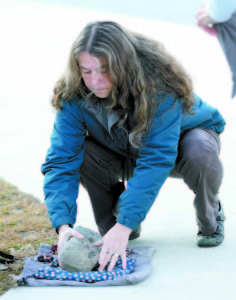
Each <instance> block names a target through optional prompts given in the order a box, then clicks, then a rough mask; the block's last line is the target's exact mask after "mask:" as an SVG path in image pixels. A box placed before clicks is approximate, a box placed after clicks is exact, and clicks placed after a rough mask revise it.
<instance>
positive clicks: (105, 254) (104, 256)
mask: <svg viewBox="0 0 236 300" xmlns="http://www.w3.org/2000/svg"><path fill="white" fill-rule="evenodd" d="M111 256H112V253H110V252H109V250H108V249H107V248H106V247H103V248H102V251H101V253H100V256H99V261H98V262H99V265H100V266H99V268H98V271H100V272H101V271H103V269H104V268H105V266H106V265H107V263H108V262H109V260H110V258H111Z"/></svg>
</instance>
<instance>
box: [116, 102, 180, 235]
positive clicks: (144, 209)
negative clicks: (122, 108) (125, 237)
mask: <svg viewBox="0 0 236 300" xmlns="http://www.w3.org/2000/svg"><path fill="white" fill-rule="evenodd" d="M181 118H182V106H181V104H180V101H179V100H176V101H174V99H173V98H172V97H171V96H168V98H166V99H165V100H164V101H163V102H162V104H161V105H160V107H159V109H158V112H157V114H156V116H155V117H154V120H153V124H152V129H151V130H150V132H149V133H148V134H147V136H146V138H145V141H144V146H143V147H142V148H140V150H139V158H138V159H137V162H136V168H135V170H134V174H133V176H132V178H130V180H129V181H128V183H127V190H126V191H124V192H123V194H121V196H120V199H119V211H120V213H119V215H118V218H117V222H118V223H121V224H123V225H125V226H127V227H129V228H131V229H135V228H136V227H137V225H138V224H140V223H141V222H142V221H143V220H144V219H145V217H146V215H147V213H148V211H149V210H150V208H151V206H152V205H153V203H154V201H155V199H156V197H157V195H158V193H159V190H160V188H161V187H162V185H163V184H164V182H165V180H166V179H167V177H168V175H169V173H170V171H171V170H172V168H173V167H174V164H175V160H176V157H177V149H178V142H179V137H180V125H181Z"/></svg>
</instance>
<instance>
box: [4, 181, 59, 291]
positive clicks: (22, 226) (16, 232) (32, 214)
mask: <svg viewBox="0 0 236 300" xmlns="http://www.w3.org/2000/svg"><path fill="white" fill-rule="evenodd" d="M57 241H58V236H57V234H56V233H55V231H54V229H52V227H51V223H50V221H49V217H48V213H47V210H46V205H45V204H44V203H41V202H40V201H39V200H38V199H36V198H34V197H32V196H31V195H28V194H25V193H22V192H20V191H19V190H18V189H17V188H16V187H14V186H12V185H11V184H10V183H8V182H5V181H4V180H0V249H1V251H3V252H5V253H8V254H12V255H14V256H15V258H16V262H15V263H14V264H11V265H5V266H9V268H8V269H7V270H0V295H2V294H4V293H5V292H6V291H7V290H9V289H10V288H11V287H16V286H17V284H16V276H17V275H19V274H20V273H21V272H22V269H23V266H24V260H25V258H26V257H30V256H35V255H37V253H38V249H39V246H40V244H42V243H44V244H54V243H57Z"/></svg>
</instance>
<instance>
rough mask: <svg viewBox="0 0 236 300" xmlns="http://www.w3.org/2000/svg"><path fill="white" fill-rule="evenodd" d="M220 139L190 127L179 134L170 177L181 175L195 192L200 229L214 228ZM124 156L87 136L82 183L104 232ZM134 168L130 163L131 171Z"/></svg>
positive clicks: (116, 194)
mask: <svg viewBox="0 0 236 300" xmlns="http://www.w3.org/2000/svg"><path fill="white" fill-rule="evenodd" d="M219 153H220V140H219V136H218V134H217V133H215V132H214V131H213V130H211V129H206V130H202V129H198V128H197V129H193V130H190V131H188V132H187V133H185V134H184V135H182V136H181V138H180V141H179V147H178V156H177V159H176V163H175V167H174V169H173V170H172V171H171V173H170V175H169V176H170V177H174V178H182V179H183V180H184V182H185V183H186V184H187V185H188V187H189V188H190V189H191V190H192V191H193V192H194V193H195V200H194V206H195V209H196V217H197V223H198V227H199V230H200V231H202V232H203V233H205V234H211V233H213V232H215V231H216V226H217V224H216V215H217V212H218V192H219V187H220V185H221V181H222V174H223V169H222V164H221V162H220V159H219ZM124 159H125V157H124V156H122V155H119V154H117V153H115V152H112V151H111V150H110V149H108V148H105V147H104V146H102V145H100V144H99V143H97V142H96V141H94V140H92V139H91V138H87V139H86V144H85V154H84V160H83V163H82V165H81V183H82V185H83V186H84V187H85V189H86V190H87V191H88V194H89V196H90V200H91V203H92V207H93V212H94V217H95V221H96V224H97V226H98V229H99V231H100V233H101V234H102V235H104V234H105V233H106V232H107V231H108V230H109V229H110V228H111V227H113V226H114V225H115V223H116V218H115V217H114V216H113V214H112V210H113V208H114V206H115V205H116V203H117V201H118V198H119V196H120V194H121V193H122V192H123V191H124V189H125V188H124V185H123V183H122V182H120V180H119V179H120V178H121V177H122V168H123V167H124V164H123V161H124ZM134 168H135V165H134V164H132V163H131V164H130V174H131V175H132V173H133V170H134Z"/></svg>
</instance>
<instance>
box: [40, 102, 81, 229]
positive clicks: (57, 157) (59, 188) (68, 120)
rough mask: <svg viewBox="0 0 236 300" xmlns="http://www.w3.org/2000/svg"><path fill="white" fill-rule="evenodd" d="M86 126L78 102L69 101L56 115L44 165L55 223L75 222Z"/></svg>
mask: <svg viewBox="0 0 236 300" xmlns="http://www.w3.org/2000/svg"><path fill="white" fill-rule="evenodd" d="M85 136H86V128H85V123H84V120H83V116H82V113H81V111H80V108H79V106H78V104H77V103H76V102H75V101H74V102H71V103H68V102H65V103H64V104H63V109H62V110H59V111H58V112H57V114H56V119H55V123H54V127H53V132H52V135H51V146H50V148H49V150H48V152H47V156H46V161H45V163H44V164H43V165H42V168H41V170H42V173H43V174H44V175H45V178H44V195H45V202H46V204H47V209H48V214H49V217H50V220H51V222H52V226H53V227H54V228H57V227H58V226H60V225H63V224H70V225H72V226H73V225H74V223H75V221H76V215H77V205H76V199H77V197H78V190H79V179H80V172H79V169H80V165H81V163H82V161H83V155H84V140H85Z"/></svg>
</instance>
